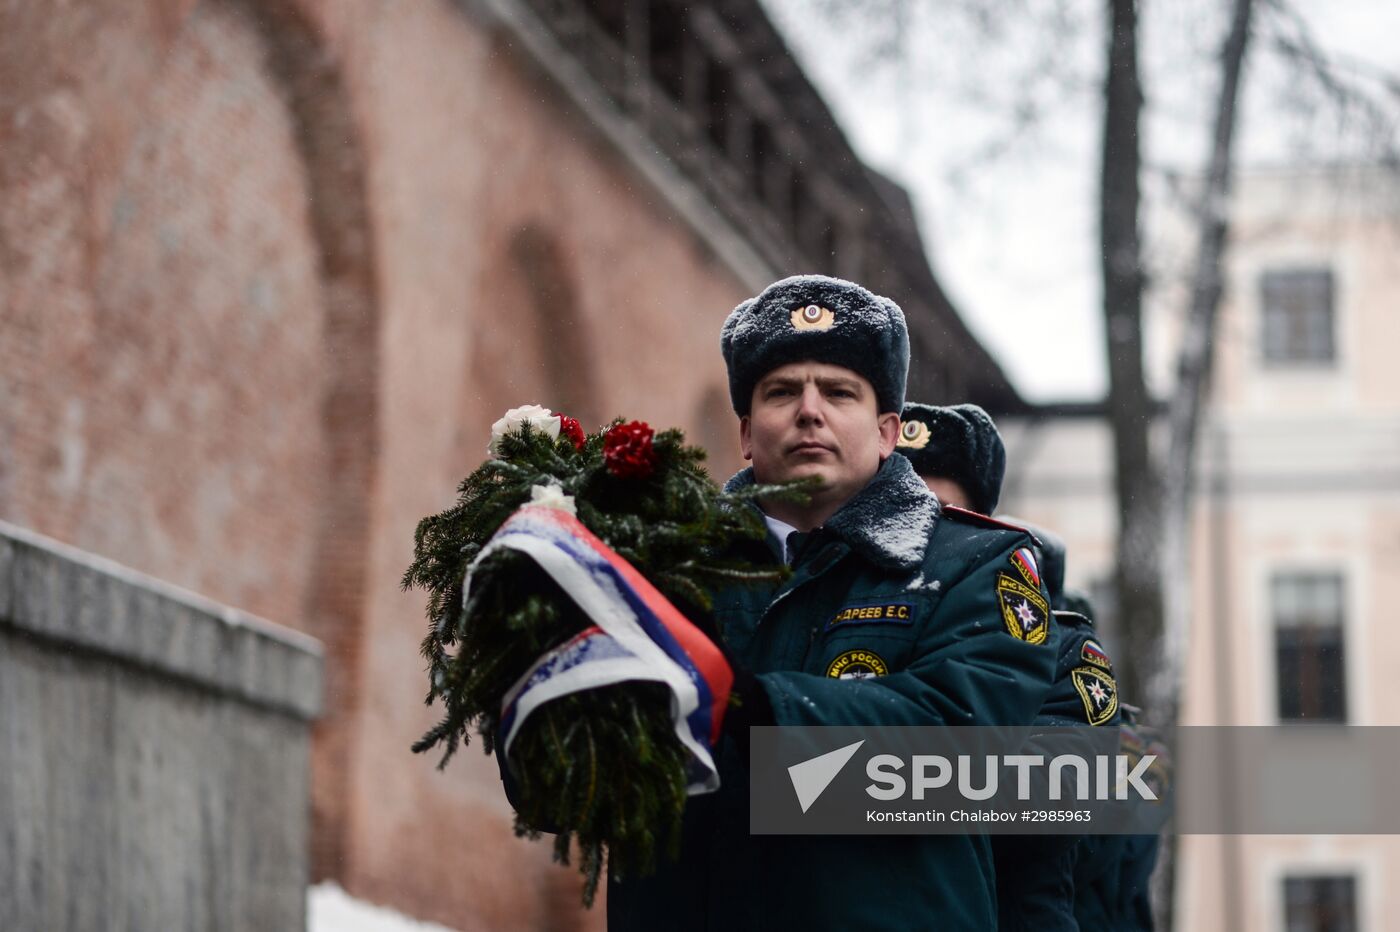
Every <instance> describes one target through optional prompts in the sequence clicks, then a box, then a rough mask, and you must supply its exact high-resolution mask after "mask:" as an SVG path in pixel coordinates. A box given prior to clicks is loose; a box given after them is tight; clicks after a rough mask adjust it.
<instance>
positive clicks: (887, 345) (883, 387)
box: [719, 275, 909, 417]
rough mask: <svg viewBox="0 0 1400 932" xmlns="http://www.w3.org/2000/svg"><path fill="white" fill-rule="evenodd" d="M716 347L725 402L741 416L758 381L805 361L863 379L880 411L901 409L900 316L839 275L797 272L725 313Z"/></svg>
mask: <svg viewBox="0 0 1400 932" xmlns="http://www.w3.org/2000/svg"><path fill="white" fill-rule="evenodd" d="M719 346H720V352H721V353H723V354H724V364H725V365H726V366H727V367H728V368H729V399H730V401H731V403H732V404H733V405H734V411H735V413H737V414H738V415H740V416H741V417H742V416H745V415H747V414H748V413H749V407H750V404H751V402H752V399H753V389H754V386H755V385H757V384H758V381H759V379H761V378H763V377H764V376H765V375H767V374H768V373H769V372H772V371H773V370H774V369H776V368H778V367H779V366H785V365H787V364H788V363H793V362H804V361H807V360H811V361H813V362H824V363H829V364H831V365H834V366H843V367H845V368H847V369H850V370H852V371H853V372H856V373H859V374H860V375H862V376H864V377H865V379H866V380H867V381H869V382H870V384H871V385H872V386H873V387H874V389H875V398H876V401H877V402H878V403H879V409H880V411H881V412H882V413H883V412H885V411H899V410H900V409H902V408H903V407H904V382H905V379H906V378H907V377H908V375H909V330H908V328H907V327H906V326H905V323H904V312H903V311H901V310H900V309H899V305H897V304H895V303H894V302H893V301H891V300H890V299H889V298H882V297H880V296H879V295H876V294H871V293H870V292H869V291H866V290H865V289H864V288H862V287H861V286H859V285H856V284H853V283H851V282H847V281H842V280H841V279H839V278H827V277H826V276H825V275H798V276H795V277H793V278H785V279H783V280H782V281H778V282H774V283H773V284H771V285H769V286H768V287H767V288H765V289H763V293H762V294H760V295H759V296H758V297H756V298H750V299H749V300H747V301H745V302H744V303H743V304H741V305H739V306H738V307H736V308H735V309H734V310H733V312H732V313H730V315H729V318H728V319H727V320H725V322H724V329H723V330H722V331H720V338H719Z"/></svg>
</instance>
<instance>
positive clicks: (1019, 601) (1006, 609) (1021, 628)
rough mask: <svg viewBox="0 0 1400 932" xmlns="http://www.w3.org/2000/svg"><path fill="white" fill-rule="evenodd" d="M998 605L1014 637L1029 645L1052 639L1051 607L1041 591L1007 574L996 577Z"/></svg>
mask: <svg viewBox="0 0 1400 932" xmlns="http://www.w3.org/2000/svg"><path fill="white" fill-rule="evenodd" d="M997 602H998V604H1000V605H1001V617H1002V621H1004V622H1006V630H1007V631H1009V632H1010V633H1011V636H1012V637H1014V638H1018V639H1020V640H1022V641H1025V642H1027V643H1029V644H1044V643H1045V640H1046V638H1048V637H1049V636H1050V606H1049V604H1048V603H1046V601H1045V597H1044V596H1043V595H1041V594H1040V590H1038V589H1033V588H1031V587H1030V586H1028V585H1026V584H1025V582H1023V581H1022V580H1020V579H1017V578H1016V577H1014V576H1010V575H1008V574H1006V573H998V574H997Z"/></svg>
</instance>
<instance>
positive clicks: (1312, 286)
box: [1261, 268, 1336, 365]
mask: <svg viewBox="0 0 1400 932" xmlns="http://www.w3.org/2000/svg"><path fill="white" fill-rule="evenodd" d="M1261 291H1262V295H1263V298H1262V303H1263V308H1264V361H1265V362H1266V363H1269V364H1272V365H1294V364H1298V363H1303V364H1319V363H1322V364H1325V363H1331V362H1332V361H1333V360H1334V359H1335V358H1336V345H1335V340H1334V337H1333V313H1332V307H1333V282H1332V270H1331V269H1324V268H1317V269H1274V270H1271V271H1267V272H1265V273H1264V276H1263V278H1262V279H1261Z"/></svg>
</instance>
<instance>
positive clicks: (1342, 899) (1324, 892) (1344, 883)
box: [1283, 876, 1359, 932]
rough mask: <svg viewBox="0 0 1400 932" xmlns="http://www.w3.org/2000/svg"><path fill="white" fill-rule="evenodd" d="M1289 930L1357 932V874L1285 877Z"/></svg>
mask: <svg viewBox="0 0 1400 932" xmlns="http://www.w3.org/2000/svg"><path fill="white" fill-rule="evenodd" d="M1283 914H1284V919H1283V927H1284V929H1285V930H1286V932H1356V930H1357V929H1358V928H1359V927H1358V925H1357V922H1356V878H1355V877H1350V876H1340V877H1337V876H1333V877H1285V878H1284V880H1283Z"/></svg>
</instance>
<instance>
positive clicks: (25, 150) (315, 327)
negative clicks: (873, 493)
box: [0, 0, 745, 929]
mask: <svg viewBox="0 0 1400 932" xmlns="http://www.w3.org/2000/svg"><path fill="white" fill-rule="evenodd" d="M21 6H22V7H23V6H26V5H21ZM28 6H30V10H29V12H24V11H22V10H20V9H16V10H14V11H7V12H5V13H4V14H3V17H0V18H3V20H4V21H3V23H0V87H3V88H5V90H6V94H5V95H4V96H3V97H0V141H3V143H4V144H3V145H0V315H3V328H4V339H2V340H0V518H3V519H5V520H9V521H13V522H15V523H17V524H20V525H24V526H27V527H30V528H33V529H36V530H39V531H41V532H43V533H46V534H49V535H51V536H53V537H56V538H58V539H61V540H63V541H66V542H69V543H72V544H75V545H78V546H80V547H83V548H85V549H88V550H91V551H94V552H96V553H99V554H104V555H107V556H111V557H113V558H115V559H118V560H120V561H122V562H123V563H126V564H128V565H130V566H133V567H135V568H136V569H139V570H141V571H144V572H147V573H150V574H152V575H154V576H158V577H160V578H163V579H167V580H170V581H172V582H175V583H177V584H179V585H182V586H185V587H188V588H190V589H194V590H196V591H199V592H201V593H204V594H207V595H209V596H211V597H213V598H216V599H218V600H219V601H222V602H226V603H229V604H232V605H235V606H238V607H240V608H244V609H247V610H250V611H252V612H255V613H257V614H260V615H264V616H266V617H269V618H272V619H274V620H276V621H278V622H281V623H283V624H287V625H290V626H292V627H296V628H299V629H301V630H303V631H307V632H309V633H312V634H314V635H316V636H317V637H318V638H320V639H321V640H322V641H324V642H325V644H326V656H327V669H326V678H327V685H326V696H327V698H326V707H325V716H324V718H323V721H322V723H321V724H320V725H319V726H318V729H317V734H316V743H315V752H314V758H313V776H314V780H313V798H314V802H315V811H316V819H315V833H314V834H315V838H314V845H315V860H314V870H315V872H316V875H317V876H329V877H333V878H335V879H337V880H339V881H340V882H341V883H343V884H344V885H345V886H346V887H347V889H349V890H350V891H351V892H352V893H354V894H356V895H358V896H361V897H363V898H367V899H372V900H376V901H379V902H384V903H387V904H391V905H393V906H394V907H396V908H397V909H399V910H400V911H402V912H405V913H408V914H411V915H416V916H420V917H423V918H430V919H434V920H437V921H440V922H444V923H447V924H449V925H452V926H455V927H458V928H463V929H467V928H493V929H494V928H566V927H570V926H574V925H577V924H579V923H580V922H583V923H584V924H588V923H592V924H595V925H596V924H597V923H598V922H599V920H600V919H601V911H595V913H594V914H593V915H592V916H590V917H587V918H585V919H580V917H579V914H578V910H577V908H576V906H575V903H576V892H577V882H576V880H575V879H574V875H573V874H572V873H571V872H566V871H562V870H559V869H556V868H553V867H551V866H549V865H548V863H547V862H548V857H547V852H546V848H545V846H543V845H532V844H528V843H525V842H521V841H518V840H516V839H514V838H513V836H512V834H511V831H510V822H509V813H508V810H507V808H506V806H505V803H504V800H503V798H502V797H501V794H500V791H499V786H498V782H497V778H496V774H495V766H494V763H493V762H491V761H490V760H489V759H486V758H484V757H482V756H481V755H479V753H478V752H477V750H476V748H475V747H473V748H471V749H469V750H468V751H467V752H465V753H464V754H462V755H461V756H460V757H459V758H458V759H457V760H455V761H454V762H453V764H452V765H451V766H450V767H449V768H448V769H447V770H446V771H445V772H441V773H440V772H438V771H436V770H434V769H433V766H432V765H433V763H434V761H432V760H430V759H427V758H422V757H414V756H412V755H410V754H409V753H408V750H407V748H408V745H409V744H410V743H411V742H412V741H413V740H414V739H415V738H416V737H417V736H418V734H419V733H421V731H422V730H423V729H424V728H426V727H427V725H428V724H429V723H430V722H431V721H432V718H433V716H432V714H431V712H430V711H429V710H425V709H424V708H423V706H422V704H421V696H422V693H423V691H424V682H423V673H422V668H421V667H422V665H421V662H420V660H419V658H418V655H417V644H418V640H419V638H420V636H421V630H422V624H423V621H422V617H421V606H422V602H421V599H420V598H419V597H418V595H417V594H408V595H405V594H403V593H401V592H399V590H398V579H399V576H400V575H401V573H402V571H403V569H404V568H405V566H406V565H407V562H408V560H409V558H410V556H411V546H412V531H413V526H414V524H415V523H416V521H417V520H418V519H419V518H420V517H422V516H423V515H425V514H428V513H430V512H433V511H437V510H439V509H441V508H442V507H444V506H445V505H446V504H448V503H449V502H450V501H451V499H452V496H453V489H454V487H455V485H456V483H457V482H458V481H459V480H460V479H461V477H462V476H463V475H465V473H466V472H468V471H469V470H470V469H471V468H473V467H474V466H475V465H476V464H477V463H478V462H479V461H480V459H481V457H482V455H483V453H484V448H485V443H486V439H487V430H488V426H489V424H490V422H491V421H492V420H493V419H495V418H496V417H498V416H499V414H500V413H501V412H502V411H503V410H504V409H505V408H506V407H509V406H511V405H515V404H520V403H526V402H540V403H543V404H547V405H551V406H552V407H555V408H558V409H566V410H570V411H573V412H576V413H578V414H579V415H581V416H582V417H584V418H585V419H586V420H589V421H592V422H595V423H596V422H598V421H600V420H602V419H606V418H609V417H612V416H613V415H615V414H625V415H627V416H629V417H641V418H645V419H648V420H651V421H652V422H654V423H657V424H665V425H672V424H676V425H680V426H683V427H686V428H688V429H689V430H690V431H691V432H692V435H693V436H694V437H696V438H698V439H701V440H703V441H704V442H706V443H707V444H710V445H712V447H713V448H715V449H716V452H717V453H718V454H719V463H718V464H717V470H716V471H717V472H718V473H720V474H721V475H727V474H728V472H729V471H730V470H731V469H732V468H735V467H737V466H738V465H740V464H739V463H738V461H737V456H736V455H735V452H734V440H733V436H734V428H733V424H732V417H731V416H730V415H729V413H728V410H727V405H726V403H725V401H724V399H725V395H724V378H723V367H722V364H721V361H720V358H719V353H718V350H717V343H718V332H719V325H720V322H721V321H722V320H723V317H724V315H725V314H726V313H727V312H728V310H729V309H730V308H731V307H733V305H734V304H735V303H737V302H738V301H739V300H740V299H742V298H743V297H745V290H744V289H743V288H742V287H741V286H740V285H739V284H738V280H737V277H736V276H735V275H733V274H732V273H731V272H730V271H728V270H727V269H726V268H725V267H724V266H723V265H722V264H720V263H719V262H718V260H717V259H716V258H715V257H714V255H713V254H712V253H711V252H710V251H709V250H708V249H707V248H706V247H704V246H702V245H701V243H700V241H699V239H697V238H696V237H695V236H694V235H693V234H692V233H691V232H690V231H689V229H688V227H686V226H685V224H684V223H683V222H682V221H681V220H680V219H679V218H678V217H676V216H675V215H673V214H672V213H671V212H670V210H669V209H668V208H667V207H666V206H665V201H664V200H663V198H661V196H660V195H659V194H658V193H657V192H656V191H655V190H654V189H653V188H652V187H650V183H649V182H646V181H644V180H642V179H641V178H640V176H638V175H637V174H636V173H635V172H634V171H633V170H632V169H631V168H630V167H629V166H628V164H627V163H626V162H625V161H624V160H623V159H622V158H621V157H620V155H619V154H618V153H617V152H616V151H615V150H614V149H613V148H611V145H610V144H609V143H608V142H606V141H605V140H604V139H603V137H602V136H601V134H600V133H598V132H597V131H596V129H595V128H594V127H593V126H591V125H590V124H589V123H588V121H587V120H585V119H584V118H582V117H581V116H580V115H579V114H578V113H577V111H575V110H574V109H573V108H572V107H571V106H570V105H568V104H566V103H565V101H564V98H563V97H562V95H561V94H560V93H559V92H558V90H557V88H555V87H554V86H552V85H551V84H550V83H549V82H548V81H547V80H546V79H544V78H543V77H541V76H540V75H538V74H537V73H536V72H535V71H534V70H533V69H532V68H531V67H530V66H529V65H528V64H526V63H525V61H524V60H523V59H522V58H520V57H518V56H517V54H516V53H515V52H513V51H512V50H511V48H510V44H509V42H507V41H506V40H505V39H504V37H503V36H501V35H499V34H497V33H496V32H494V31H493V29H492V28H491V27H490V26H489V25H486V24H485V23H483V22H479V21H477V20H475V19H474V18H473V15H472V14H471V13H470V12H464V10H469V8H470V5H469V4H451V3H447V2H441V3H434V2H422V3H413V4H401V3H399V4H396V3H390V2H387V0H342V2H335V0H322V2H312V0H306V2H304V3H299V4H286V3H275V2H272V0H267V2H266V3H263V2H262V0H211V2H201V3H193V2H155V0H149V2H145V3H121V4H119V3H116V2H115V0H113V2H109V3H105V4H104V3H89V4H86V5H84V7H83V8H82V9H81V10H69V11H65V12H64V13H63V14H62V15H53V16H47V15H40V12H38V11H37V10H38V8H36V7H32V5H28Z"/></svg>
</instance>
